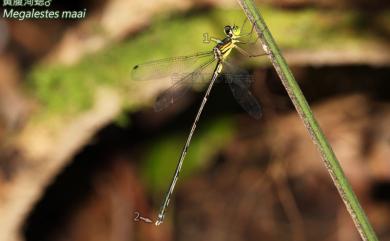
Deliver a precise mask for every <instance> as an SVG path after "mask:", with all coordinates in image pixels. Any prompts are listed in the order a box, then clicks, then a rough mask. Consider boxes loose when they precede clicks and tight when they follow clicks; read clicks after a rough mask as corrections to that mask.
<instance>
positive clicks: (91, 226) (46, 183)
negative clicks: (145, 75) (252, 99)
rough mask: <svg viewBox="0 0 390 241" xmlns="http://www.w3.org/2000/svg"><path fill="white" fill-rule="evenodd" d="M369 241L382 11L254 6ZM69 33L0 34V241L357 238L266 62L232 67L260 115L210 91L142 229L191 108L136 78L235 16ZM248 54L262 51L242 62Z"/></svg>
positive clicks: (388, 90)
mask: <svg viewBox="0 0 390 241" xmlns="http://www.w3.org/2000/svg"><path fill="white" fill-rule="evenodd" d="M257 3H258V6H259V9H260V11H261V13H262V14H263V17H264V18H265V20H266V22H267V24H268V25H269V28H270V30H271V32H272V34H273V35H274V38H275V39H276V41H277V43H278V44H279V46H280V48H281V49H282V50H283V53H284V54H285V57H286V59H287V62H288V63H289V64H290V66H291V68H292V70H293V72H294V75H295V77H296V79H297V81H298V82H299V85H300V86H301V88H302V91H303V93H304V94H305V96H306V98H307V99H308V101H309V103H310V105H311V106H312V108H313V112H314V114H315V116H316V118H317V119H318V121H319V123H320V126H321V127H322V128H323V130H324V132H325V134H326V136H327V137H328V138H329V141H330V142H331V145H332V147H333V148H334V151H335V153H336V155H337V157H338V158H339V160H340V162H341V165H342V167H343V168H344V171H345V173H346V175H347V176H348V178H349V181H350V182H351V184H352V186H353V189H354V191H355V192H356V194H357V196H358V198H359V200H360V202H361V205H362V206H363V208H364V210H365V211H366V213H367V215H368V217H369V219H370V221H371V223H372V225H373V227H374V229H375V231H376V233H377V235H378V237H379V239H380V240H382V241H384V240H390V126H389V123H390V42H389V40H390V2H388V1H379V0H376V1H373V0H341V1H340V0H320V1H310V0H263V1H257ZM50 9H56V10H69V9H71V10H83V9H87V17H86V18H85V19H81V20H24V21H18V20H8V19H3V18H2V19H0V240H1V241H22V240H26V241H49V240H50V241H65V240H72V241H73V240H74V241H100V240H102V241H103V240H104V241H114V240H115V241H124V240H151V241H168V240H186V241H191V240H197V241H199V240H213V241H218V240H224V241H226V240H234V241H240V240H292V241H309V240H318V241H319V240H324V241H330V240H343V241H352V240H360V237H359V235H358V233H357V231H356V229H355V227H354V225H353V222H352V220H351V218H350V217H349V215H348V213H347V211H346V209H345V207H344V204H343V203H342V201H341V199H340V197H339V196H338V193H337V190H336V188H335V187H334V186H333V184H332V182H331V179H330V176H329V174H328V173H327V171H326V169H325V166H324V165H323V163H322V161H321V160H320V157H319V155H318V153H317V150H316V149H315V147H314V145H313V144H312V142H311V140H310V138H309V136H308V133H307V132H306V130H305V129H304V127H303V124H302V122H301V121H300V120H299V118H298V115H297V114H296V112H295V110H294V108H293V106H292V104H291V102H290V100H289V98H288V96H287V94H286V92H285V90H284V88H283V86H282V85H281V82H280V80H279V79H278V77H277V75H276V73H275V71H274V70H273V68H272V66H271V64H270V62H269V61H268V59H267V58H266V57H263V58H259V59H256V60H252V59H251V61H248V60H247V59H245V58H243V57H239V56H236V55H234V56H232V61H236V62H237V63H240V65H241V66H242V67H243V68H246V69H247V70H248V71H249V72H250V73H251V74H252V76H253V77H254V79H255V81H254V82H253V85H252V93H253V94H254V95H255V96H256V98H257V99H258V100H259V102H260V103H261V106H262V108H263V117H262V118H261V119H260V120H255V119H252V118H251V117H250V116H249V115H248V114H247V113H245V111H244V110H242V109H241V108H240V106H239V105H238V104H237V103H236V101H235V100H234V98H233V96H232V95H231V92H230V90H229V88H228V86H227V85H225V84H218V85H216V86H215V88H214V89H213V90H212V94H211V97H210V98H209V101H208V103H207V106H206V108H205V110H204V113H203V115H202V117H201V119H200V122H199V125H198V129H197V131H196V133H195V135H194V139H193V142H192V145H191V147H190V149H189V152H188V156H187V158H186V160H185V163H184V166H183V172H182V175H181V178H180V179H179V182H178V186H177V189H176V190H175V193H174V196H173V199H172V200H171V204H170V206H169V208H168V213H167V216H166V220H165V222H164V223H163V224H162V225H161V226H159V227H156V226H154V225H152V224H147V223H144V222H135V221H134V220H133V219H134V218H135V214H134V212H139V213H140V214H141V216H142V217H148V218H151V219H153V220H155V217H156V215H157V212H158V210H159V207H160V203H161V202H162V200H163V195H164V192H165V191H166V189H167V187H168V185H169V181H170V179H171V176H172V174H173V171H174V168H175V165H176V162H177V159H178V157H179V154H180V151H181V148H182V146H183V144H184V142H185V139H186V137H187V134H188V132H189V128H190V126H191V123H192V121H193V118H194V116H195V113H196V110H197V107H198V105H199V103H200V101H201V99H202V89H198V90H194V91H191V93H188V94H187V95H186V96H185V97H183V98H182V99H181V100H180V101H179V102H177V103H175V104H174V105H172V106H170V107H169V108H168V109H166V110H164V111H162V112H157V113H156V112H154V111H153V104H154V100H155V99H156V97H157V96H158V95H159V93H161V91H163V90H164V89H166V88H167V87H168V86H169V83H164V82H161V81H157V80H150V81H141V82H137V81H134V80H132V79H131V75H130V72H131V69H132V67H133V66H134V65H135V64H138V63H142V62H145V61H148V60H153V59H159V58H165V57H170V56H178V55H187V54H191V53H194V52H198V51H204V50H208V49H211V48H212V47H213V45H212V44H207V43H205V42H204V41H203V39H204V34H205V33H207V34H208V35H209V36H214V37H219V38H222V37H223V26H224V25H228V24H236V25H240V24H242V22H243V21H244V15H243V13H242V10H241V9H240V8H239V5H238V3H237V2H236V1H234V0H221V1H214V0H152V1H140V0H131V1H128V0H105V1H103V0H98V1H92V0H82V1H60V0H55V1H53V2H52V5H51V7H50ZM254 49H255V46H254V47H253V48H252V46H251V48H250V49H248V51H250V52H251V53H253V52H256V51H261V50H260V48H259V47H258V46H257V48H256V50H254Z"/></svg>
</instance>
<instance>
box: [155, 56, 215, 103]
mask: <svg viewBox="0 0 390 241" xmlns="http://www.w3.org/2000/svg"><path fill="white" fill-rule="evenodd" d="M214 61H215V58H214V56H211V57H210V56H209V58H208V59H206V61H205V62H204V63H203V64H201V65H200V66H199V67H197V68H196V69H195V70H194V71H193V72H191V73H184V74H177V75H176V74H174V75H172V78H173V79H176V80H174V82H175V83H174V84H173V85H172V86H171V87H170V88H168V89H167V90H165V91H164V92H163V93H161V95H159V96H158V97H157V100H156V103H155V105H154V109H155V110H156V111H161V110H163V109H165V108H166V107H168V106H169V105H171V104H173V103H174V102H176V101H177V100H178V99H180V98H181V97H183V96H184V95H185V94H186V93H187V92H188V90H189V89H190V88H191V86H192V85H193V84H194V83H198V82H201V81H204V80H206V79H208V76H209V75H210V72H208V71H206V70H207V69H208V67H210V66H212V63H213V62H214Z"/></svg>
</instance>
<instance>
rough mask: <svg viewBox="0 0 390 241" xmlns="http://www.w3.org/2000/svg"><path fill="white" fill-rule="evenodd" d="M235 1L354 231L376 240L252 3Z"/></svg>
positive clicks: (372, 240)
mask: <svg viewBox="0 0 390 241" xmlns="http://www.w3.org/2000/svg"><path fill="white" fill-rule="evenodd" d="M238 2H239V3H240V5H241V7H242V8H243V10H244V12H245V14H246V15H247V17H248V19H249V20H250V21H251V22H252V23H253V24H254V26H255V30H256V32H257V34H258V36H259V38H260V40H261V42H262V45H263V49H264V51H265V52H266V53H267V54H268V56H269V57H270V59H271V61H272V64H273V66H274V68H275V70H276V72H277V73H278V75H279V77H280V79H281V81H282V83H283V85H284V87H285V88H286V90H287V93H288V95H289V96H290V99H291V101H292V102H293V104H294V106H295V108H296V110H297V112H298V114H299V116H300V117H301V119H302V120H303V122H304V125H305V127H306V129H307V130H308V131H309V134H310V136H311V139H312V141H313V142H314V144H315V145H316V146H317V148H318V150H319V152H320V154H321V158H322V160H323V161H324V163H325V166H326V168H327V170H328V172H329V174H330V176H331V177H332V180H333V182H334V184H335V186H336V187H337V189H338V191H339V194H340V196H341V198H342V200H343V201H344V204H345V205H346V207H347V210H348V212H349V214H350V216H351V217H352V219H353V221H354V223H355V226H356V228H357V230H358V231H359V233H360V236H361V237H362V239H363V240H369V241H376V240H378V239H377V237H376V235H375V232H374V231H373V229H372V227H371V225H370V223H369V221H368V219H367V216H366V215H365V213H364V211H363V209H362V208H361V206H360V204H359V201H358V200H357V197H356V195H355V193H354V192H353V190H352V188H351V185H350V184H349V182H348V180H347V178H346V177H345V174H344V172H343V170H342V168H341V166H340V163H339V161H338V160H337V158H336V156H335V154H334V152H333V150H332V148H331V146H330V145H329V143H328V141H327V139H326V137H325V135H324V134H323V132H322V130H321V128H320V127H319V125H318V123H317V121H316V119H315V118H314V115H313V113H312V111H311V109H310V107H309V105H308V103H307V101H306V99H305V97H304V95H303V94H302V91H301V89H300V88H299V86H298V84H297V82H296V81H295V79H294V76H293V74H292V73H291V70H290V68H289V67H288V65H287V63H286V60H285V59H284V57H283V56H282V54H281V52H280V50H279V48H278V46H277V45H276V43H275V40H274V39H273V37H272V35H271V32H270V31H269V29H268V27H267V25H266V24H265V21H264V19H263V18H262V16H261V15H260V12H259V11H258V10H257V8H256V6H255V5H254V3H253V1H252V0H238Z"/></svg>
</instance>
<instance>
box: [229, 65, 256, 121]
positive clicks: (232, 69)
mask: <svg viewBox="0 0 390 241" xmlns="http://www.w3.org/2000/svg"><path fill="white" fill-rule="evenodd" d="M224 67H225V73H224V77H225V79H226V81H227V82H228V83H229V85H230V89H231V91H232V93H233V96H234V98H235V99H236V100H237V102H238V103H239V104H240V105H241V107H242V108H243V109H244V110H245V111H246V112H248V113H249V115H251V116H252V117H253V118H255V119H260V118H261V115H262V111H261V107H260V105H259V103H258V102H257V100H256V98H255V97H254V96H253V95H252V93H251V92H250V91H249V88H250V85H251V83H252V78H251V76H250V75H249V73H248V72H247V71H246V70H244V69H241V68H238V67H236V66H233V65H232V64H230V63H228V62H226V61H225V62H224Z"/></svg>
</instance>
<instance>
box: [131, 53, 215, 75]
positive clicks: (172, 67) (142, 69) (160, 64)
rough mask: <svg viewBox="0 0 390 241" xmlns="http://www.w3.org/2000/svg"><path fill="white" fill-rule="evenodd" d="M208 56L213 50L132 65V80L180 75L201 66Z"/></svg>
mask: <svg viewBox="0 0 390 241" xmlns="http://www.w3.org/2000/svg"><path fill="white" fill-rule="evenodd" d="M210 56H214V53H213V51H208V52H199V53H196V54H193V55H189V56H178V57H172V58H166V59H160V60H155V61H150V62H146V63H143V64H138V65H135V66H134V67H133V69H132V71H131V76H132V79H133V80H150V79H159V78H164V77H168V76H172V75H174V74H178V75H181V74H183V73H190V72H191V71H192V70H194V69H196V68H198V67H200V66H202V65H203V64H204V63H205V61H207V60H208V59H209V58H210Z"/></svg>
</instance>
